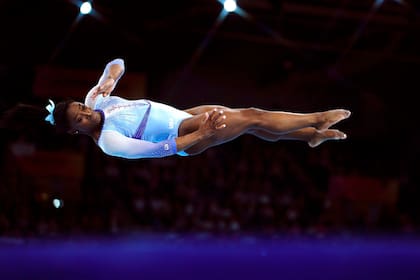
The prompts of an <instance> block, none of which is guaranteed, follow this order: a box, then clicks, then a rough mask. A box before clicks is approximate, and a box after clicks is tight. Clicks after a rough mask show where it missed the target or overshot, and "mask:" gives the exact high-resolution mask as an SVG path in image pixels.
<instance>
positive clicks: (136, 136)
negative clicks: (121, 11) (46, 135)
mask: <svg viewBox="0 0 420 280" xmlns="http://www.w3.org/2000/svg"><path fill="white" fill-rule="evenodd" d="M124 71H125V66H124V61H123V60H122V59H114V60H112V61H110V62H108V63H107V65H106V67H105V69H104V71H103V73H102V75H101V77H100V79H99V81H98V83H97V84H96V85H95V86H94V87H93V88H92V89H91V90H90V91H89V92H88V93H87V95H86V98H85V102H84V103H81V102H76V101H74V100H67V101H63V102H60V103H57V104H54V102H53V101H51V100H50V101H49V102H50V104H48V105H47V106H46V107H45V109H46V110H47V111H48V112H47V111H45V110H44V112H45V113H49V114H48V115H47V116H46V117H45V120H46V121H47V122H49V123H51V124H52V125H54V126H55V127H56V129H57V130H58V131H61V132H67V133H71V134H84V135H88V136H90V137H91V138H92V139H93V140H94V141H95V143H96V144H97V146H99V148H100V149H101V150H102V151H103V152H104V153H105V154H108V155H111V156H116V157H121V158H128V159H138V158H157V157H167V156H172V155H175V154H177V155H181V156H189V155H196V154H199V153H201V152H203V151H205V150H206V149H208V148H210V147H213V146H216V145H220V144H223V143H225V142H228V141H231V140H233V139H235V138H237V137H239V136H240V135H243V134H251V135H254V136H256V137H259V138H261V139H264V140H267V141H278V140H301V141H306V142H307V143H308V145H309V146H310V147H316V146H318V145H320V144H321V143H323V142H324V141H326V140H339V139H346V137H347V136H346V134H345V133H343V132H341V131H340V130H337V129H330V127H331V126H332V125H334V124H336V123H337V122H339V121H341V120H343V119H346V118H348V117H349V116H350V111H348V110H344V109H334V110H328V111H323V112H315V113H290V112H282V111H267V110H262V109H258V108H241V109H234V108H228V107H224V106H219V105H202V106H198V107H194V108H190V109H187V110H178V109H176V108H174V107H171V106H168V105H165V104H162V103H157V102H154V101H151V100H147V99H139V100H127V99H123V98H121V97H117V96H111V95H110V94H111V92H112V91H113V90H114V89H115V87H116V85H117V82H118V81H119V79H120V78H121V76H122V75H123V73H124ZM44 116H45V115H44Z"/></svg>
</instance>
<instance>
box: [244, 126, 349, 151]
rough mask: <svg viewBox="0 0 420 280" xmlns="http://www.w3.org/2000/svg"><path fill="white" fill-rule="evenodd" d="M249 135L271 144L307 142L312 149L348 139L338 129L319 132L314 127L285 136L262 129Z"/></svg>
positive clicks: (252, 131)
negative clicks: (278, 142)
mask: <svg viewBox="0 0 420 280" xmlns="http://www.w3.org/2000/svg"><path fill="white" fill-rule="evenodd" d="M247 133H248V134H251V135H254V136H257V137H258V138H261V139H263V140H266V141H271V142H276V141H279V140H298V141H305V142H307V143H308V145H309V146H310V147H312V148H314V147H317V146H319V145H321V144H322V143H324V142H325V141H327V140H341V139H346V138H347V135H346V134H345V133H344V132H342V131H340V130H338V129H324V130H318V129H316V128H313V127H305V128H301V129H298V130H295V131H292V132H289V133H285V134H274V133H271V132H269V131H265V130H261V129H260V130H249V131H248V132H247Z"/></svg>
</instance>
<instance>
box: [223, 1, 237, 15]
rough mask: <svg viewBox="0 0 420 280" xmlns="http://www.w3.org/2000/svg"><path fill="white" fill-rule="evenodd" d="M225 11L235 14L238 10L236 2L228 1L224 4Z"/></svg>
mask: <svg viewBox="0 0 420 280" xmlns="http://www.w3.org/2000/svg"><path fill="white" fill-rule="evenodd" d="M223 7H224V9H225V10H226V11H227V12H229V13H230V12H234V11H235V10H236V8H237V5H236V1H235V0H226V1H225V3H224V4H223Z"/></svg>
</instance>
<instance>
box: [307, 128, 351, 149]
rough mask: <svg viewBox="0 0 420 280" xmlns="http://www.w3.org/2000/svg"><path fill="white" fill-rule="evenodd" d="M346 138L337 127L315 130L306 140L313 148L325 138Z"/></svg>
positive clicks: (325, 139)
mask: <svg viewBox="0 0 420 280" xmlns="http://www.w3.org/2000/svg"><path fill="white" fill-rule="evenodd" d="M346 138H347V135H346V134H345V133H344V132H341V131H340V130H337V129H324V130H316V131H315V133H314V135H313V136H312V138H311V139H310V140H309V141H308V145H309V147H311V148H315V147H316V146H319V145H321V144H322V143H324V142H325V141H327V140H342V139H346Z"/></svg>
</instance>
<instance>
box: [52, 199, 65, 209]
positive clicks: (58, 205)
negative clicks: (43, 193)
mask: <svg viewBox="0 0 420 280" xmlns="http://www.w3.org/2000/svg"><path fill="white" fill-rule="evenodd" d="M63 204H64V203H63V201H62V200H61V199H58V198H55V199H53V205H54V207H55V208H57V209H58V208H61V207H63Z"/></svg>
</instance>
